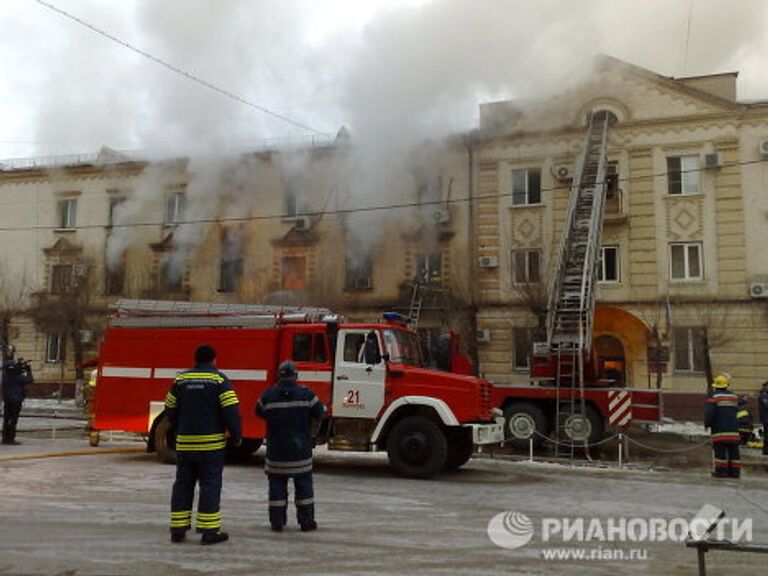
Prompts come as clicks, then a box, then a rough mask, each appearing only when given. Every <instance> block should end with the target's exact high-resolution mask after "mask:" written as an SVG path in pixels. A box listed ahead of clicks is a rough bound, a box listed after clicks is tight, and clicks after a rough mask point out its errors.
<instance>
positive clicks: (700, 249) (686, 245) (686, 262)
mask: <svg viewBox="0 0 768 576" xmlns="http://www.w3.org/2000/svg"><path fill="white" fill-rule="evenodd" d="M678 246H680V247H682V248H683V269H684V270H683V273H684V275H683V276H682V277H676V276H675V265H674V255H673V252H674V248H675V247H678ZM693 247H696V249H697V254H698V258H697V263H698V267H699V275H698V276H692V275H691V274H690V270H691V267H690V262H691V260H690V255H689V251H690V249H691V248H693ZM668 255H669V280H670V281H671V282H702V281H704V246H703V245H702V243H701V242H670V243H669V251H668Z"/></svg>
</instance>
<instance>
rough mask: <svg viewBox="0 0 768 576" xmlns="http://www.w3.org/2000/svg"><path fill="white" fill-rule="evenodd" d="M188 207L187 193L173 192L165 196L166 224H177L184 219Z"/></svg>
mask: <svg viewBox="0 0 768 576" xmlns="http://www.w3.org/2000/svg"><path fill="white" fill-rule="evenodd" d="M186 209H187V193H186V192H178V191H177V192H171V193H170V194H168V196H166V198H165V214H164V218H165V224H166V226H175V225H177V224H180V223H181V222H182V220H183V219H184V212H185V211H186Z"/></svg>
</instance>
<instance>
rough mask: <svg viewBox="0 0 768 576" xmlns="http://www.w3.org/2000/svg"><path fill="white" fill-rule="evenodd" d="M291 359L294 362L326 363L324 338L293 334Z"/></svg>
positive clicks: (326, 355)
mask: <svg viewBox="0 0 768 576" xmlns="http://www.w3.org/2000/svg"><path fill="white" fill-rule="evenodd" d="M292 358H293V360H294V361H295V362H317V363H324V362H326V361H327V360H328V353H327V351H326V346H325V337H324V336H323V335H322V334H314V335H313V334H294V335H293V357H292Z"/></svg>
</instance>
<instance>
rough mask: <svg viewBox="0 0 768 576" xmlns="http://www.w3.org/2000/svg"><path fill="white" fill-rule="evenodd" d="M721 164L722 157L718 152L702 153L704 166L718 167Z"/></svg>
mask: <svg viewBox="0 0 768 576" xmlns="http://www.w3.org/2000/svg"><path fill="white" fill-rule="evenodd" d="M722 165H723V158H722V156H720V154H719V153H717V152H713V153H711V154H704V168H720V167H721V166H722Z"/></svg>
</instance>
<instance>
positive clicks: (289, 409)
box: [256, 360, 325, 532]
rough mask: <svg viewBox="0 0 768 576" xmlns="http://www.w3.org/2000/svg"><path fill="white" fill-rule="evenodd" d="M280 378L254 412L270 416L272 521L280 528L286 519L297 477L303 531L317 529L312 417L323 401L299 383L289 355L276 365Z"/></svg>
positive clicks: (268, 469)
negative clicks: (289, 498)
mask: <svg viewBox="0 0 768 576" xmlns="http://www.w3.org/2000/svg"><path fill="white" fill-rule="evenodd" d="M277 375H278V377H279V380H278V382H277V384H276V385H275V386H272V387H271V388H267V389H266V390H265V391H264V393H263V394H262V395H261V398H260V399H259V402H258V403H257V404H256V414H257V415H258V416H259V417H261V418H264V419H265V420H266V421H267V458H266V462H265V464H264V471H265V472H266V473H267V477H268V478H269V523H270V525H271V526H272V530H274V531H276V532H280V531H281V530H282V529H283V526H285V524H286V521H287V518H286V517H287V508H288V479H289V478H293V486H294V489H295V492H296V494H295V498H294V500H295V503H296V519H297V520H298V522H299V525H300V526H301V530H302V532H309V531H311V530H316V529H317V523H316V522H315V500H314V490H313V487H312V447H313V439H312V435H311V426H312V421H313V420H314V421H317V420H320V419H321V418H322V417H323V415H324V414H325V406H323V404H322V402H320V400H319V399H318V398H317V396H316V395H315V393H314V392H313V391H312V390H310V389H309V388H305V387H304V386H299V385H298V384H296V377H297V374H296V366H295V365H294V363H293V362H291V361H290V360H286V361H285V362H283V363H281V364H280V366H279V367H278V369H277Z"/></svg>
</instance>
